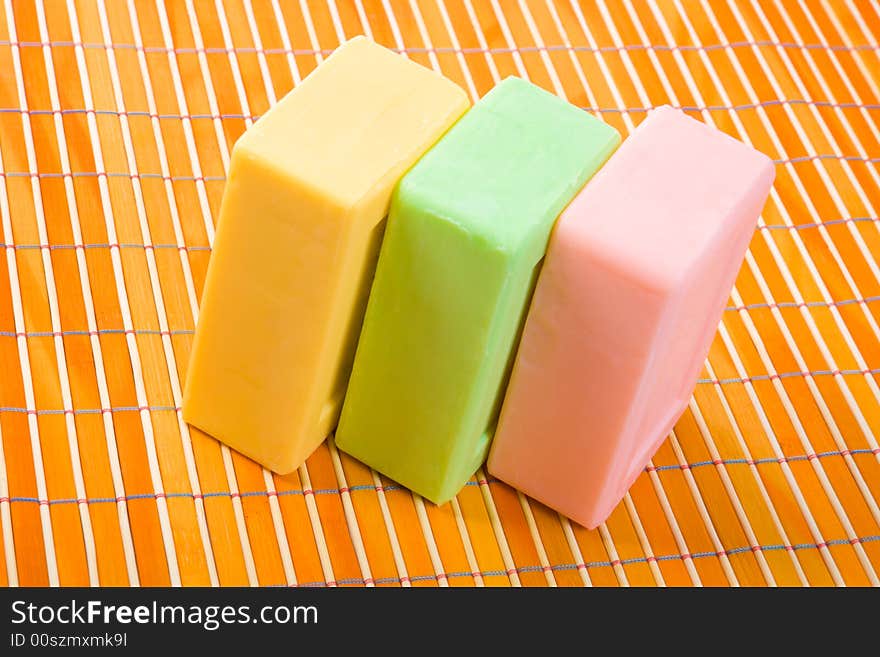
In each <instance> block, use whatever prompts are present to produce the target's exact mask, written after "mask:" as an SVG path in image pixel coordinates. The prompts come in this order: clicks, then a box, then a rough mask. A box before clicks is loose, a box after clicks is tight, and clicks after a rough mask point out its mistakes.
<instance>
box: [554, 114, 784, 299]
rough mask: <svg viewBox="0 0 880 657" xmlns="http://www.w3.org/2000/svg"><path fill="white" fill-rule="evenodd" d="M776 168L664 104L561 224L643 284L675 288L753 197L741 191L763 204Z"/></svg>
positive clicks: (606, 168)
mask: <svg viewBox="0 0 880 657" xmlns="http://www.w3.org/2000/svg"><path fill="white" fill-rule="evenodd" d="M774 171H775V169H774V166H773V162H772V161H770V159H769V158H768V157H767V156H766V155H764V154H762V153H759V152H758V151H756V150H754V149H752V148H750V147H748V146H746V145H745V144H743V143H742V142H740V141H738V140H736V139H734V138H733V137H730V136H728V135H726V134H724V133H723V132H720V131H719V130H716V129H715V128H712V127H710V126H708V125H706V124H705V123H702V122H700V121H697V120H695V119H691V118H689V117H688V116H687V115H686V114H684V113H683V112H680V111H679V110H676V109H673V108H672V107H669V106H663V107H659V108H657V109H655V110H653V111H652V112H650V114H649V116H648V118H646V119H645V121H644V122H643V124H642V125H640V126H639V129H638V130H637V131H636V132H634V133H633V135H632V136H631V137H630V138H629V139H627V141H626V144H625V146H624V147H623V148H621V149H620V150H618V151H617V152H616V153H615V155H614V159H613V160H611V161H609V162H608V166H606V167H605V168H603V170H602V171H600V172H599V173H598V174H597V175H596V176H595V178H594V179H593V180H592V181H591V184H590V187H589V189H585V190H584V193H582V194H579V195H578V196H577V197H576V198H575V199H574V200H573V201H572V204H571V212H570V214H571V216H572V217H578V220H576V221H574V220H568V221H565V222H560V224H559V227H560V230H561V231H564V233H565V235H566V236H567V237H568V238H570V239H573V240H578V241H579V242H580V243H581V244H582V245H583V247H584V248H586V249H589V250H590V251H591V252H594V253H597V254H600V255H601V257H603V258H604V259H607V260H608V261H609V262H613V263H617V264H618V265H620V266H623V267H626V268H627V269H629V270H632V271H633V273H634V274H637V275H638V276H639V277H640V278H641V279H642V280H643V281H644V282H645V283H646V284H648V285H652V286H672V285H675V284H676V283H678V282H679V281H680V279H681V278H682V277H684V276H686V275H687V274H688V272H689V271H690V269H691V267H692V266H693V265H694V263H695V262H696V261H698V260H699V259H700V258H701V257H703V255H704V254H705V251H706V249H708V248H710V246H711V244H712V243H713V241H714V240H717V239H718V236H719V234H721V233H723V232H724V231H726V230H728V229H729V228H730V223H731V222H732V221H735V217H737V216H738V210H739V209H740V208H741V206H742V204H743V203H747V202H749V201H750V200H751V197H749V196H748V195H744V190H754V194H757V195H761V198H762V202H763V199H764V198H766V193H765V192H764V191H763V190H764V188H767V189H769V187H770V185H771V184H772V182H773V177H774V175H775V173H774ZM685 191H686V193H685ZM724 213H727V215H729V216H726V217H725V216H722V215H724ZM709 217H711V218H712V219H714V220H709ZM755 218H756V217H752V219H753V220H754V219H755ZM752 223H753V224H754V221H752ZM634 236H639V239H632V237H634Z"/></svg>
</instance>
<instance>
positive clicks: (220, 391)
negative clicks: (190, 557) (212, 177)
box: [183, 38, 468, 473]
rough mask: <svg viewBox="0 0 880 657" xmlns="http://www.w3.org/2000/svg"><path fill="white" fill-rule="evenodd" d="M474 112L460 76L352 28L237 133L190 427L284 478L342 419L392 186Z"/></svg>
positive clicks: (188, 396) (202, 321) (194, 371)
mask: <svg viewBox="0 0 880 657" xmlns="http://www.w3.org/2000/svg"><path fill="white" fill-rule="evenodd" d="M467 107H468V100H467V96H466V95H465V93H464V92H463V91H462V90H461V89H460V88H459V87H458V86H457V85H455V84H454V83H452V82H450V81H449V80H446V79H444V78H442V77H440V76H439V75H437V74H436V73H434V72H432V71H430V70H428V69H426V68H424V67H422V66H419V65H418V64H415V63H413V62H411V61H408V60H407V59H405V58H404V57H402V56H400V55H396V54H394V53H392V52H391V51H388V50H386V49H385V48H382V47H381V46H378V45H376V44H375V43H373V42H371V41H369V40H367V39H365V38H356V39H353V40H351V41H349V42H347V43H345V44H343V45H342V46H340V47H339V48H338V49H337V50H336V51H335V52H334V53H333V54H332V55H331V56H330V57H329V58H328V59H327V60H326V61H325V62H324V63H323V64H321V66H319V67H318V68H317V69H316V70H315V71H314V72H312V74H311V75H309V76H308V77H307V78H306V79H305V80H304V81H303V82H302V83H301V84H299V85H297V87H296V88H295V89H294V90H293V91H291V92H290V93H289V94H288V95H286V96H285V97H284V98H283V99H282V100H281V101H279V102H278V103H277V104H276V105H275V106H274V107H273V108H272V109H271V110H269V111H268V112H267V113H266V114H265V115H264V116H263V117H262V118H261V119H260V120H259V121H257V123H255V124H254V125H253V126H252V127H251V128H250V129H249V130H248V131H247V132H246V133H245V134H244V135H243V136H242V137H241V138H240V139H239V140H238V142H237V143H236V145H235V148H234V149H233V153H232V158H231V162H230V169H229V174H228V177H227V181H226V188H225V189H224V192H223V202H222V204H221V208H220V217H219V220H218V225H217V235H216V238H215V240H214V249H213V252H212V254H211V261H210V265H209V267H208V273H207V277H206V280H205V288H204V291H203V293H202V298H201V307H200V316H199V322H198V326H197V328H196V335H195V339H194V341H193V350H192V356H191V358H190V364H189V367H188V370H187V381H186V388H185V391H184V402H183V416H184V419H185V420H186V421H187V422H189V423H191V424H194V425H195V426H197V427H198V428H200V429H202V430H203V431H205V432H206V433H208V434H210V435H212V436H214V437H215V438H217V439H219V440H221V441H223V442H224V443H226V444H228V445H229V446H231V447H233V448H235V449H237V450H238V451H240V452H242V453H244V454H245V455H247V456H249V457H251V458H253V459H254V460H256V461H258V462H259V463H261V464H262V465H264V466H266V467H268V468H270V469H271V470H274V471H276V472H280V473H286V472H290V471H291V470H294V469H295V468H297V467H298V466H299V465H301V464H302V463H303V461H305V459H306V457H308V456H309V454H310V453H311V452H312V451H313V450H314V449H315V448H316V447H317V446H318V445H319V444H320V442H321V441H322V440H323V439H324V438H325V437H326V436H327V435H328V434H329V433H330V432H331V431H332V430H333V429H334V427H335V426H336V422H337V420H338V419H339V412H340V410H341V408H342V399H343V397H344V394H345V389H346V385H347V383H348V376H349V373H350V370H351V362H352V360H353V359H354V352H355V347H356V343H357V336H358V335H359V333H360V327H361V321H362V319H363V313H364V309H365V308H366V303H367V296H368V294H369V289H370V284H371V282H372V280H373V273H374V271H375V264H376V259H377V257H378V253H379V247H380V245H381V241H382V235H383V231H384V228H385V222H384V218H385V215H386V214H387V211H388V205H389V203H390V200H391V194H392V191H393V189H394V186H395V185H396V184H397V181H398V180H399V178H400V176H401V175H403V173H404V172H405V171H406V170H407V169H408V168H409V167H411V166H412V165H413V164H414V163H415V162H416V160H418V158H419V157H421V155H422V154H423V153H424V152H425V151H426V150H428V149H429V148H430V147H431V146H433V145H434V143H436V141H437V140H438V139H439V138H440V137H441V136H442V135H443V133H445V132H446V131H447V130H448V129H449V128H450V127H451V126H452V125H453V124H454V123H455V121H456V120H457V119H458V118H459V117H460V116H461V115H462V114H463V113H464V112H465V110H466V109H467Z"/></svg>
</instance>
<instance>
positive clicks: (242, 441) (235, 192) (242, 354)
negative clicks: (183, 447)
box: [184, 147, 344, 472]
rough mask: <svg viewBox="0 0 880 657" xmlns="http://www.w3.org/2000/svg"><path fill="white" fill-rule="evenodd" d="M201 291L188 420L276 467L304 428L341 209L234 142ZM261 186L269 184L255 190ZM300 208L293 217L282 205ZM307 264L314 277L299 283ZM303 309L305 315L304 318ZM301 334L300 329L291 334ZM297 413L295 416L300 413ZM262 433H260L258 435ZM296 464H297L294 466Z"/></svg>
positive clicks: (286, 466)
mask: <svg viewBox="0 0 880 657" xmlns="http://www.w3.org/2000/svg"><path fill="white" fill-rule="evenodd" d="M228 178H229V182H228V184H227V187H226V190H225V192H224V196H223V201H222V204H221V211H220V216H219V220H218V227H217V234H216V237H215V240H214V250H213V253H212V257H211V263H210V267H209V272H208V276H207V278H206V281H205V288H204V290H203V293H202V298H201V311H200V317H199V329H200V330H197V331H196V336H195V339H194V342H193V350H192V355H191V360H190V364H189V368H188V376H187V383H186V388H185V396H184V414H185V419H186V420H187V421H188V422H192V423H194V424H196V426H198V427H199V428H201V429H203V430H204V431H205V432H207V433H209V434H210V435H212V436H214V437H215V438H218V439H220V440H221V441H223V442H224V443H226V444H228V445H230V446H231V447H233V448H234V449H237V450H239V451H241V452H243V453H245V454H248V455H249V456H252V457H253V458H255V459H256V460H258V461H259V462H260V463H262V464H264V465H266V466H267V467H269V468H270V469H272V470H274V471H277V472H284V471H289V470H290V469H291V464H290V463H289V462H288V459H289V458H290V454H291V449H290V444H289V443H290V440H291V437H295V436H298V435H300V434H301V433H302V432H304V431H306V428H307V426H308V424H309V422H310V421H311V420H312V418H311V417H310V415H311V413H310V412H309V410H308V409H309V406H310V404H312V403H313V395H314V392H313V388H312V385H311V381H309V380H308V378H307V377H305V376H297V375H296V372H290V371H289V370H288V368H287V364H289V363H292V362H296V367H297V368H298V371H299V372H309V371H314V370H316V369H317V368H318V367H319V365H320V360H319V358H318V353H317V352H315V351H310V350H303V349H302V348H301V345H303V344H318V343H320V342H321V341H322V340H323V329H324V325H325V322H326V319H327V317H328V315H329V313H330V306H331V301H332V299H331V297H330V296H329V295H328V294H327V293H326V290H328V289H332V288H334V287H336V286H337V280H336V279H337V276H338V262H339V260H340V258H339V253H338V249H337V244H339V243H340V242H341V240H342V238H343V231H342V229H343V228H344V226H343V224H342V223H340V222H339V221H337V220H336V217H337V216H338V215H339V213H340V212H341V211H342V209H341V208H340V207H339V206H338V205H336V204H334V202H333V200H332V199H328V198H326V197H323V196H320V195H318V194H316V193H315V192H314V190H311V189H309V188H307V187H306V188H303V187H301V186H299V185H298V184H297V181H296V180H295V179H292V178H289V177H286V176H283V175H282V174H280V172H278V170H277V168H275V167H273V166H272V165H271V164H267V163H265V162H263V161H262V159H261V158H260V157H259V156H255V155H254V154H252V153H250V152H248V150H247V148H242V147H236V148H235V149H234V151H233V156H232V160H231V163H230V172H229V177H228ZM260 187H262V188H263V189H264V190H265V191H266V193H260V194H254V193H253V192H254V189H255V188H260ZM285 207H292V208H297V210H298V212H299V214H300V216H305V217H307V218H308V219H307V221H299V222H295V221H291V220H290V218H289V217H288V216H287V214H286V213H279V212H277V209H278V208H285ZM300 272H310V280H309V284H308V285H300V284H297V283H298V281H297V280H296V277H297V276H300V275H301V274H300ZM305 318H308V320H306V319H305ZM293 336H295V338H294V337H293ZM294 418H295V419H294ZM255 437H259V440H254V438H255ZM292 467H295V466H292Z"/></svg>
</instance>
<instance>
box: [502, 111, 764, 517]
mask: <svg viewBox="0 0 880 657" xmlns="http://www.w3.org/2000/svg"><path fill="white" fill-rule="evenodd" d="M772 181H773V166H772V163H771V162H770V161H769V159H768V158H766V157H765V156H763V155H761V154H759V153H757V152H756V151H754V150H752V149H751V148H748V147H747V146H745V145H744V144H741V143H739V142H736V141H734V140H732V139H731V138H729V137H727V136H726V135H723V134H722V133H720V132H718V131H715V130H712V129H710V128H708V127H707V126H705V125H703V124H700V123H699V122H696V121H694V120H693V119H690V118H688V117H687V116H685V115H684V114H683V113H679V112H677V111H674V110H671V109H663V110H659V111H656V112H654V113H652V114H651V115H650V116H649V118H648V119H646V121H645V122H644V123H643V124H642V125H641V126H639V128H638V129H637V131H636V132H635V133H634V134H633V135H632V136H631V137H630V138H629V139H628V140H627V141H626V142H625V143H624V145H623V146H622V147H621V148H620V149H619V150H618V152H617V153H616V154H615V155H614V156H613V157H612V158H611V160H610V161H609V162H608V163H607V164H606V166H605V167H604V168H603V169H602V170H601V171H600V172H599V174H597V175H596V176H595V177H594V178H593V180H591V181H590V183H588V184H587V186H586V187H585V189H584V190H583V191H582V192H581V193H580V194H579V195H578V196H577V197H576V198H575V200H574V201H573V202H572V203H571V204H570V206H569V207H568V208H567V209H566V211H565V212H564V213H563V215H562V216H561V217H560V219H559V221H558V222H557V225H556V228H555V230H554V233H553V235H552V237H551V241H550V245H549V247H548V253H547V257H546V260H545V266H544V269H543V271H542V273H541V276H540V278H539V281H538V285H537V288H536V291H535V295H534V299H533V303H532V307H531V309H530V311H529V316H528V319H527V322H526V327H525V330H524V334H523V339H522V342H521V345H520V349H519V354H518V355H517V358H516V362H515V365H514V371H513V374H512V377H511V382H510V386H509V388H508V391H507V395H506V398H505V401H504V404H503V407H502V412H501V419H500V422H499V430H498V436H497V437H496V442H495V444H494V447H493V450H492V453H491V454H490V457H489V471H490V472H491V473H492V474H494V475H495V476H497V477H499V478H500V479H503V480H505V481H507V482H508V483H511V484H513V485H514V486H517V487H518V488H520V489H521V490H523V491H524V492H526V493H528V494H529V495H531V496H533V497H536V498H537V499H539V500H541V501H542V502H544V503H545V504H548V505H549V506H551V507H552V508H554V509H556V510H558V511H560V512H562V513H564V514H565V515H568V516H569V517H571V518H573V519H574V520H576V521H577V522H579V523H581V524H583V525H585V526H587V527H595V526H596V525H597V524H599V523H600V522H602V521H603V520H604V519H605V518H606V517H607V516H608V514H609V513H610V512H611V510H612V509H613V508H614V506H615V505H616V504H617V503H618V502H619V501H620V499H621V497H622V496H623V494H624V493H625V491H626V489H627V488H628V487H629V486H630V485H631V484H632V483H633V481H634V480H635V478H636V477H637V476H638V475H639V474H640V473H641V472H642V471H643V469H644V466H645V465H646V463H647V462H648V460H649V459H650V458H651V456H652V455H653V453H654V452H655V451H656V449H657V448H658V446H659V444H660V442H662V440H663V439H665V437H666V435H668V432H669V431H670V430H671V428H672V426H673V425H674V423H675V422H676V421H677V419H678V418H679V416H680V415H681V413H682V412H683V410H684V409H685V407H686V405H687V402H688V399H689V398H690V394H691V391H692V389H693V385H694V383H695V381H696V378H697V377H698V376H699V371H700V369H701V367H702V364H703V361H704V359H705V357H706V355H707V353H708V350H709V347H710V344H711V341H712V339H713V337H714V335H715V330H716V328H717V324H718V321H719V320H720V318H721V314H722V313H723V308H724V305H725V303H726V301H727V298H728V294H729V291H730V287H731V286H732V285H733V282H734V279H735V277H736V274H737V271H738V270H739V266H740V264H741V262H742V257H743V253H744V252H745V250H746V247H747V245H748V242H749V239H750V238H751V236H752V234H753V231H754V225H755V220H756V218H757V216H758V214H759V212H760V210H761V207H762V206H763V204H764V201H765V199H766V197H767V194H768V192H769V188H770V185H771V184H772Z"/></svg>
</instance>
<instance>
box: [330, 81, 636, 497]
mask: <svg viewBox="0 0 880 657" xmlns="http://www.w3.org/2000/svg"><path fill="white" fill-rule="evenodd" d="M619 140H620V137H619V135H618V134H617V132H616V131H615V130H614V129H613V128H611V127H610V126H608V125H606V124H604V123H602V122H601V121H599V120H597V119H595V118H593V117H592V116H590V115H589V114H587V113H586V112H583V111H581V110H579V109H577V108H575V107H573V106H572V105H569V104H568V103H566V102H565V101H563V100H562V99H560V98H557V97H556V96H553V95H552V94H549V93H547V92H546V91H543V90H541V89H539V88H538V87H535V86H533V85H531V84H530V83H528V82H525V81H523V80H521V79H518V78H508V79H506V80H504V81H503V82H502V83H501V84H499V85H498V86H497V87H496V88H495V89H493V90H492V91H491V92H489V93H488V94H487V95H486V96H485V97H484V98H483V99H482V100H481V101H480V102H479V103H478V104H476V105H475V106H474V108H473V109H471V110H470V111H469V112H468V113H467V114H466V115H465V116H464V118H462V119H461V120H460V121H459V122H458V123H457V124H456V125H455V127H454V128H452V130H450V131H449V133H448V134H447V135H446V136H445V137H444V138H443V139H442V140H440V142H439V143H438V144H437V145H436V146H434V148H432V149H431V150H430V151H429V152H428V153H427V154H426V155H425V156H424V157H423V158H422V159H421V160H420V161H419V162H418V164H416V166H415V167H413V169H412V170H411V171H410V172H409V173H408V174H407V175H406V176H404V177H403V179H402V180H401V182H400V184H399V186H398V188H397V190H396V192H395V194H394V198H393V200H392V203H391V211H390V213H389V217H388V229H387V233H386V235H385V241H384V243H383V245H382V252H381V255H380V257H379V264H378V267H377V270H376V279H375V282H374V284H373V289H372V292H371V293H370V301H369V306H368V308H367V314H366V317H365V319H364V327H363V331H362V333H361V339H360V343H359V345H358V350H357V356H356V358H355V364H354V369H353V371H352V378H351V382H350V385H349V388H348V393H347V395H346V399H345V405H344V407H343V411H342V418H341V419H340V423H339V429H338V431H337V434H336V441H337V445H338V446H339V448H340V449H342V450H343V451H346V452H348V453H349V454H351V455H353V456H355V457H357V458H359V459H360V460H362V461H364V462H365V463H367V464H368V465H370V466H372V467H373V468H375V469H377V470H379V471H380V472H382V473H384V474H385V475H387V476H389V477H391V478H392V479H395V480H397V481H398V482H400V483H402V484H404V485H405V486H407V487H409V488H410V489H412V490H414V491H415V492H417V493H420V494H421V495H423V496H424V497H426V498H428V499H429V500H432V501H434V502H437V503H442V502H445V501H446V500H448V499H450V498H451V497H452V496H453V495H455V494H456V493H457V492H458V490H459V489H460V488H461V487H462V486H463V485H464V484H465V483H466V481H467V479H468V478H469V477H470V476H471V475H472V474H473V473H474V471H475V470H476V469H477V468H478V467H479V466H480V464H481V463H482V462H483V460H484V459H485V457H486V453H487V450H488V447H489V442H490V440H491V437H492V433H493V429H494V425H495V421H496V419H497V414H498V409H499V407H500V402H501V397H502V395H503V390H504V384H505V382H506V379H507V376H508V374H509V366H510V363H511V360H512V352H513V350H514V348H515V345H516V341H517V339H518V336H519V332H520V329H521V326H522V320H523V318H524V316H525V309H526V307H527V306H528V302H529V298H530V296H531V292H532V289H533V287H534V280H535V274H536V272H537V270H538V265H539V263H540V261H541V259H542V258H543V256H544V250H545V248H546V245H547V239H548V237H549V234H550V230H551V228H552V225H553V222H554V221H555V219H556V217H557V216H558V215H559V212H560V211H561V210H562V209H563V208H564V207H565V206H566V204H567V203H568V202H569V201H570V200H571V198H572V197H573V196H574V195H575V194H576V193H577V191H578V190H579V189H580V188H581V187H582V186H583V184H584V182H585V181H586V180H587V179H588V178H589V177H590V176H591V175H592V174H593V173H594V172H595V171H596V170H597V169H598V168H599V166H601V164H602V163H603V162H604V161H605V160H606V159H607V157H608V156H609V155H610V154H611V152H612V151H613V150H614V148H615V147H616V146H617V144H618V143H619Z"/></svg>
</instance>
